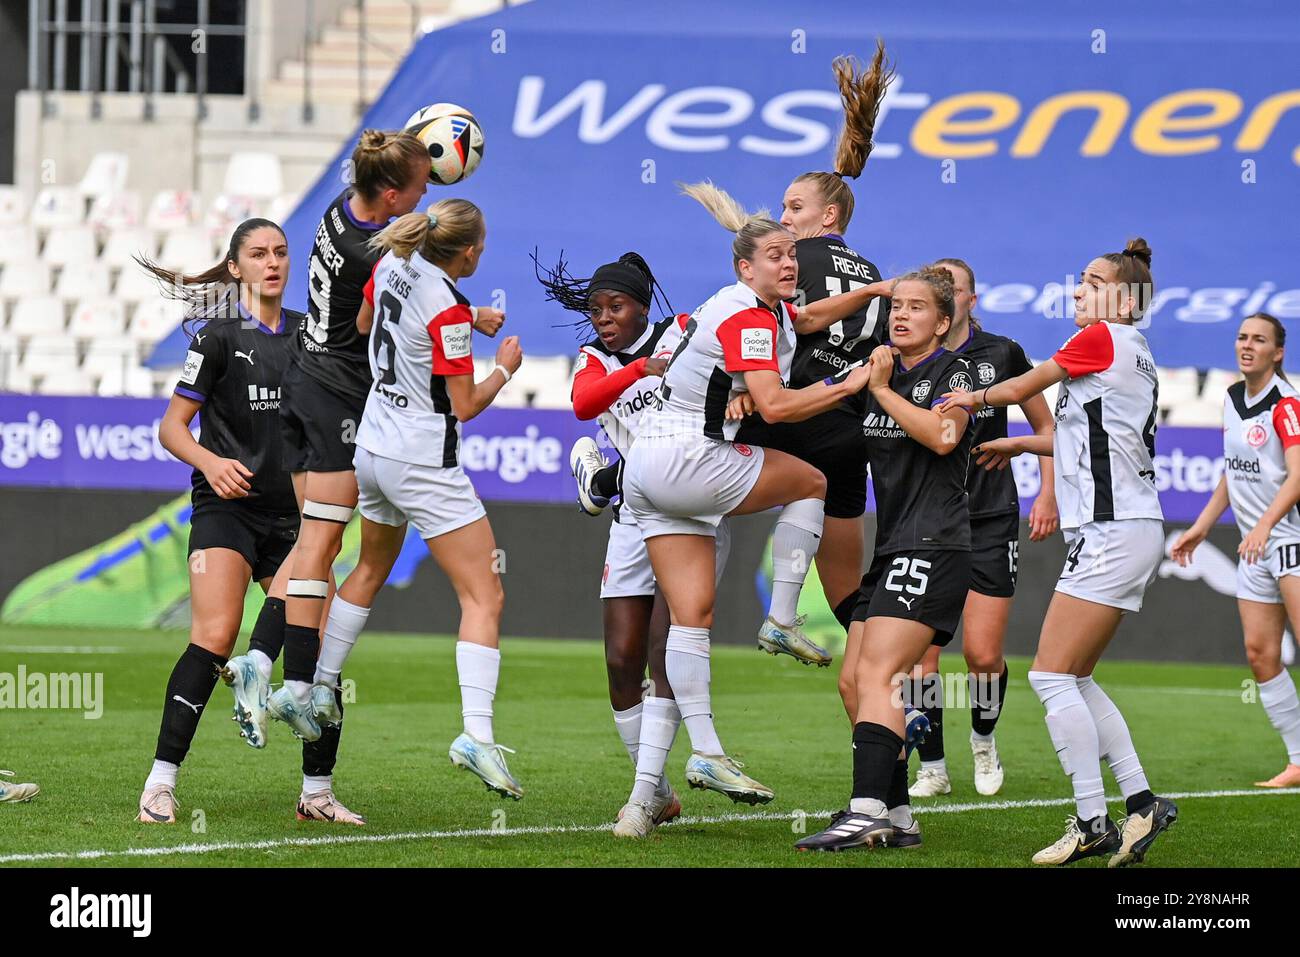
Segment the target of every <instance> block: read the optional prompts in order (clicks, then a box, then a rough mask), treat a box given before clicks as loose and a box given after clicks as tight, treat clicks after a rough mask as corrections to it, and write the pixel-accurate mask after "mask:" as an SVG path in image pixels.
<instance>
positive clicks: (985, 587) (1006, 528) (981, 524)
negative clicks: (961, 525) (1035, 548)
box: [970, 512, 1020, 598]
mask: <svg viewBox="0 0 1300 957" xmlns="http://www.w3.org/2000/svg"><path fill="white" fill-rule="evenodd" d="M970 540H971V541H970V562H971V567H970V588H971V591H975V592H979V593H980V594H981V595H988V596H989V597H991V598H1010V597H1012V596H1013V595H1015V593H1016V573H1017V571H1018V566H1019V564H1020V516H1019V515H1018V514H1016V513H1015V512H1010V513H1008V514H1006V515H989V516H986V517H984V518H973V519H971V522H970Z"/></svg>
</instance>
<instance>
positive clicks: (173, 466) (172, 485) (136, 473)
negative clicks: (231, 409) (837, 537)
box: [0, 395, 1231, 522]
mask: <svg viewBox="0 0 1300 957" xmlns="http://www.w3.org/2000/svg"><path fill="white" fill-rule="evenodd" d="M165 408H166V402H165V401H164V400H162V399H124V398H123V399H116V398H115V399H109V398H95V397H83V398H60V397H52V396H26V395H0V486H5V485H15V486H51V487H59V488H94V489H141V490H151V491H173V490H174V491H176V492H182V491H184V490H185V489H186V488H188V487H189V481H190V468H189V466H187V465H184V464H183V463H181V462H178V461H176V460H175V459H174V458H172V456H171V455H170V454H169V453H168V452H167V450H166V449H164V448H163V447H162V446H161V445H160V444H159V443H158V423H159V421H160V420H161V419H162V414H163V410H164V409H165ZM1015 428H1016V427H1013V429H1015ZM595 431H596V427H595V425H594V423H591V422H580V421H578V420H577V419H576V418H574V416H573V414H572V413H571V412H568V411H565V410H561V409H488V410H487V411H485V412H484V413H483V414H482V415H480V416H478V418H476V419H474V420H473V421H472V422H469V423H467V424H466V425H465V426H464V441H463V443H462V446H461V464H462V466H463V467H464V469H465V471H466V472H467V473H468V474H469V476H470V478H471V479H472V480H473V482H474V488H475V489H476V490H477V491H478V494H479V496H480V497H481V498H483V499H485V500H488V501H504V502H536V503H550V504H569V503H572V502H573V501H574V491H573V477H572V475H570V473H569V461H568V453H569V448H570V447H571V446H572V445H573V443H574V441H576V440H577V439H578V438H579V437H580V436H583V435H592V434H594V433H595ZM1018 431H1020V432H1024V431H1025V427H1024V426H1020V427H1018ZM1156 452H1157V455H1156V462H1155V465H1156V485H1157V488H1158V489H1159V490H1160V502H1161V505H1162V506H1163V508H1164V510H1165V518H1166V519H1167V520H1169V521H1171V522H1191V521H1192V520H1194V519H1195V518H1196V516H1197V515H1198V514H1199V513H1200V510H1201V508H1202V507H1203V506H1204V505H1205V502H1206V500H1207V499H1208V498H1209V496H1210V494H1211V493H1212V492H1213V491H1214V487H1215V485H1217V484H1218V481H1219V477H1220V476H1221V475H1222V474H1223V436H1222V433H1221V432H1220V430H1218V429H1188V428H1162V429H1160V430H1159V431H1158V432H1157V433H1156ZM1012 468H1013V469H1014V471H1015V476H1016V484H1017V486H1018V488H1019V491H1020V496H1021V511H1022V513H1024V514H1027V513H1028V511H1029V506H1030V505H1031V504H1032V502H1033V498H1034V496H1036V495H1037V494H1038V489H1039V476H1038V460H1037V459H1035V458H1033V457H1031V456H1020V457H1019V458H1018V459H1016V460H1015V461H1014V462H1013V463H1012ZM867 502H868V508H871V507H872V503H873V499H872V498H871V497H868V499H867ZM575 507H576V506H575ZM1230 516H1231V512H1229V513H1228V515H1227V516H1225V518H1224V520H1225V521H1230V520H1231V518H1230Z"/></svg>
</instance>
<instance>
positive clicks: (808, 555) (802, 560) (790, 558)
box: [767, 498, 826, 625]
mask: <svg viewBox="0 0 1300 957" xmlns="http://www.w3.org/2000/svg"><path fill="white" fill-rule="evenodd" d="M825 506H826V503H825V502H823V501H822V500H821V499H819V498H805V499H800V500H799V501H797V502H791V503H790V504H789V505H787V506H786V507H785V508H783V509H782V510H781V517H780V518H778V519H777V520H776V528H775V529H773V531H772V604H771V606H770V607H769V608H768V610H767V613H768V614H769V615H771V616H772V618H773V619H774V620H775V621H777V622H779V623H780V624H782V625H789V624H792V623H793V622H794V620H795V618H796V617H797V616H798V614H799V592H800V591H801V590H802V589H803V580H804V578H805V577H807V575H808V569H809V568H810V567H811V566H812V561H813V556H814V555H816V554H817V544H818V542H820V541H821V537H822V520H823V513H824V509H825Z"/></svg>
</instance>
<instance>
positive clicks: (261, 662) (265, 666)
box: [248, 648, 275, 681]
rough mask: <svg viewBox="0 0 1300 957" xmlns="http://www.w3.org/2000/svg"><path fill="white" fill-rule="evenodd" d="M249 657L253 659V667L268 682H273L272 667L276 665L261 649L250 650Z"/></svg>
mask: <svg viewBox="0 0 1300 957" xmlns="http://www.w3.org/2000/svg"><path fill="white" fill-rule="evenodd" d="M248 657H250V658H252V659H253V667H255V668H256V669H257V671H258V673H259V674H260V675H261V676H262V677H263V678H264V679H265V680H267V681H270V680H271V667H272V666H273V665H274V664H275V662H273V661H272V660H271V659H270V658H268V657H267V656H266V652H265V651H263V650H262V649H261V648H250V649H248Z"/></svg>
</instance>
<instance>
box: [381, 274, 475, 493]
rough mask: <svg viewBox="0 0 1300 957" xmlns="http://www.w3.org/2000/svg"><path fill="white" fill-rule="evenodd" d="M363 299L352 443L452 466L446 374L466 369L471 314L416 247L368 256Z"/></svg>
mask: <svg viewBox="0 0 1300 957" xmlns="http://www.w3.org/2000/svg"><path fill="white" fill-rule="evenodd" d="M365 299H366V302H368V303H370V304H371V305H372V306H373V307H374V310H375V318H374V325H373V326H372V327H371V329H370V373H371V375H372V376H373V382H372V384H371V389H370V394H369V396H368V397H367V398H366V411H365V414H364V415H363V416H362V418H361V427H360V428H359V429H358V430H357V445H359V446H361V448H363V449H366V450H367V451H369V452H371V453H373V454H375V455H378V456H381V457H383V458H386V459H394V460H396V461H398V462H409V463H411V464H413V465H432V466H436V467H440V468H454V467H455V466H457V465H459V463H460V422H458V421H457V420H456V417H455V416H454V415H452V412H451V399H450V398H449V396H448V395H447V376H454V375H468V376H470V377H471V380H472V378H473V375H474V357H473V354H472V352H471V346H470V341H471V339H472V330H473V326H474V315H473V312H472V311H471V309H470V306H469V300H467V299H466V298H465V297H464V296H462V295H461V294H460V292H459V290H457V289H456V286H455V284H454V283H453V282H452V281H451V277H450V276H448V275H447V274H446V273H445V272H443V271H442V270H441V269H439V268H438V267H437V266H435V265H434V264H433V263H431V262H429V261H428V260H427V259H425V258H423V257H422V256H421V255H420V254H419V253H418V252H415V253H412V254H411V258H410V260H404V259H401V258H399V257H397V256H396V255H394V254H393V253H391V252H389V253H386V254H385V255H384V257H383V258H382V259H380V260H379V262H378V263H376V264H375V270H374V272H373V273H372V274H371V276H370V281H369V282H368V283H366V287H365Z"/></svg>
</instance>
